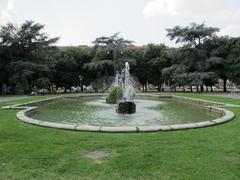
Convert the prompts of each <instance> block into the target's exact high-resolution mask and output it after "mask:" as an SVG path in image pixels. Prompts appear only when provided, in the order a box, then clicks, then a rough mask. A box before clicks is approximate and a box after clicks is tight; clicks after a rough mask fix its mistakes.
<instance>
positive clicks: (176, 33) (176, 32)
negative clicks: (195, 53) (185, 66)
mask: <svg viewBox="0 0 240 180" xmlns="http://www.w3.org/2000/svg"><path fill="white" fill-rule="evenodd" d="M218 31H219V28H215V27H206V25H205V23H202V24H196V23H191V24H190V26H186V27H181V26H175V27H174V28H172V29H167V32H168V33H167V36H168V37H169V38H170V40H176V41H175V42H176V43H185V44H187V45H188V46H190V47H200V46H201V44H202V43H203V42H205V41H206V40H208V39H212V38H214V37H216V33H217V32H218Z"/></svg>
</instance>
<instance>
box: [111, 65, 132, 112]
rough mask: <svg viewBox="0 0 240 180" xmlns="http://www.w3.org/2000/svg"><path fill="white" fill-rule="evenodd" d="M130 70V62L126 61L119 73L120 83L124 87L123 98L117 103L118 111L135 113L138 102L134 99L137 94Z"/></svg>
mask: <svg viewBox="0 0 240 180" xmlns="http://www.w3.org/2000/svg"><path fill="white" fill-rule="evenodd" d="M129 70H130V67H129V64H128V62H126V63H125V68H124V69H123V70H122V72H121V73H119V74H118V84H119V86H121V87H122V89H123V100H121V101H120V102H119V103H118V105H117V110H116V111H117V113H122V114H133V113H135V112H136V104H135V103H134V101H133V99H134V96H135V88H134V81H133V79H132V78H131V76H130V72H129Z"/></svg>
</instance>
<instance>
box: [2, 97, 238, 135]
mask: <svg viewBox="0 0 240 180" xmlns="http://www.w3.org/2000/svg"><path fill="white" fill-rule="evenodd" d="M103 95H104V94H84V95H78V96H61V97H53V98H47V99H43V100H38V101H32V102H29V103H24V104H16V105H13V106H6V107H2V109H23V110H21V111H19V112H17V114H16V117H17V119H19V120H20V121H22V122H24V123H28V124H32V125H36V126H41V127H48V128H55V129H64V130H74V131H86V132H110V133H130V132H158V131H176V130H187V129H197V128H205V127H210V126H216V125H220V124H223V123H226V122H229V121H231V120H233V119H234V118H235V114H234V113H233V112H232V111H229V110H226V109H225V108H223V107H231V105H230V104H223V103H218V102H212V101H206V100H199V99H194V98H188V97H182V96H176V95H167V96H161V95H154V94H138V96H145V97H159V98H161V97H162V98H163V97H168V98H175V99H181V100H185V101H189V102H193V103H197V104H202V105H203V106H205V107H206V108H208V109H209V111H210V112H216V113H220V114H221V115H222V117H220V118H217V119H214V120H210V121H202V122H198V123H187V124H175V125H162V126H161V125H159V126H129V127H127V126H119V127H108V126H91V125H73V124H64V123H54V122H48V121H40V120H36V119H33V118H30V117H28V116H27V115H26V113H27V112H30V111H32V110H34V109H37V108H38V107H37V106H30V105H33V104H34V103H41V102H42V103H44V102H49V101H52V100H54V99H58V98H72V97H87V96H103ZM232 106H234V105H232Z"/></svg>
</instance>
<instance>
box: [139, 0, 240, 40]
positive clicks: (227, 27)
mask: <svg viewBox="0 0 240 180" xmlns="http://www.w3.org/2000/svg"><path fill="white" fill-rule="evenodd" d="M143 14H144V16H145V18H146V19H157V20H158V21H159V23H161V22H167V23H168V24H171V25H186V24H188V23H190V22H198V23H200V22H204V21H205V22H206V24H207V25H210V26H217V27H220V28H221V29H222V31H221V34H224V35H225V34H229V35H233V36H236V35H238V36H240V31H239V25H238V24H239V19H240V7H239V3H238V4H237V1H236V0H200V1H195V0H150V1H148V2H147V4H146V6H145V8H144V11H143ZM181 23H182V24H181Z"/></svg>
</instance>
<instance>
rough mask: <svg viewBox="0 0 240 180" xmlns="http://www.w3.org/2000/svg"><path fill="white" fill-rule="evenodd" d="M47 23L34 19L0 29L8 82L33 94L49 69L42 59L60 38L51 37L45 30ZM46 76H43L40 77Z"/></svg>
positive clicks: (14, 87)
mask: <svg viewBox="0 0 240 180" xmlns="http://www.w3.org/2000/svg"><path fill="white" fill-rule="evenodd" d="M43 28H44V26H43V25H41V24H38V23H35V22H33V21H26V22H24V23H23V24H22V25H21V26H16V25H14V24H12V23H9V24H7V25H6V26H3V27H2V28H1V31H0V39H1V46H2V47H3V49H4V50H3V51H4V52H3V54H4V57H5V61H7V64H8V66H6V67H7V68H10V69H11V72H10V73H8V74H7V76H8V82H7V84H8V85H11V87H12V89H13V90H14V91H16V90H22V91H23V92H24V93H30V92H31V91H32V89H33V87H34V86H36V85H37V80H38V78H47V77H46V76H44V74H46V73H45V72H46V71H48V62H47V60H49V59H46V58H42V57H43V56H42V55H43V54H44V56H45V55H46V54H47V51H46V50H47V49H48V47H49V46H52V45H53V44H54V43H56V42H57V40H58V38H52V39H51V38H49V37H48V36H47V34H46V33H43V32H42V30H43ZM40 76H42V77H40Z"/></svg>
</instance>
